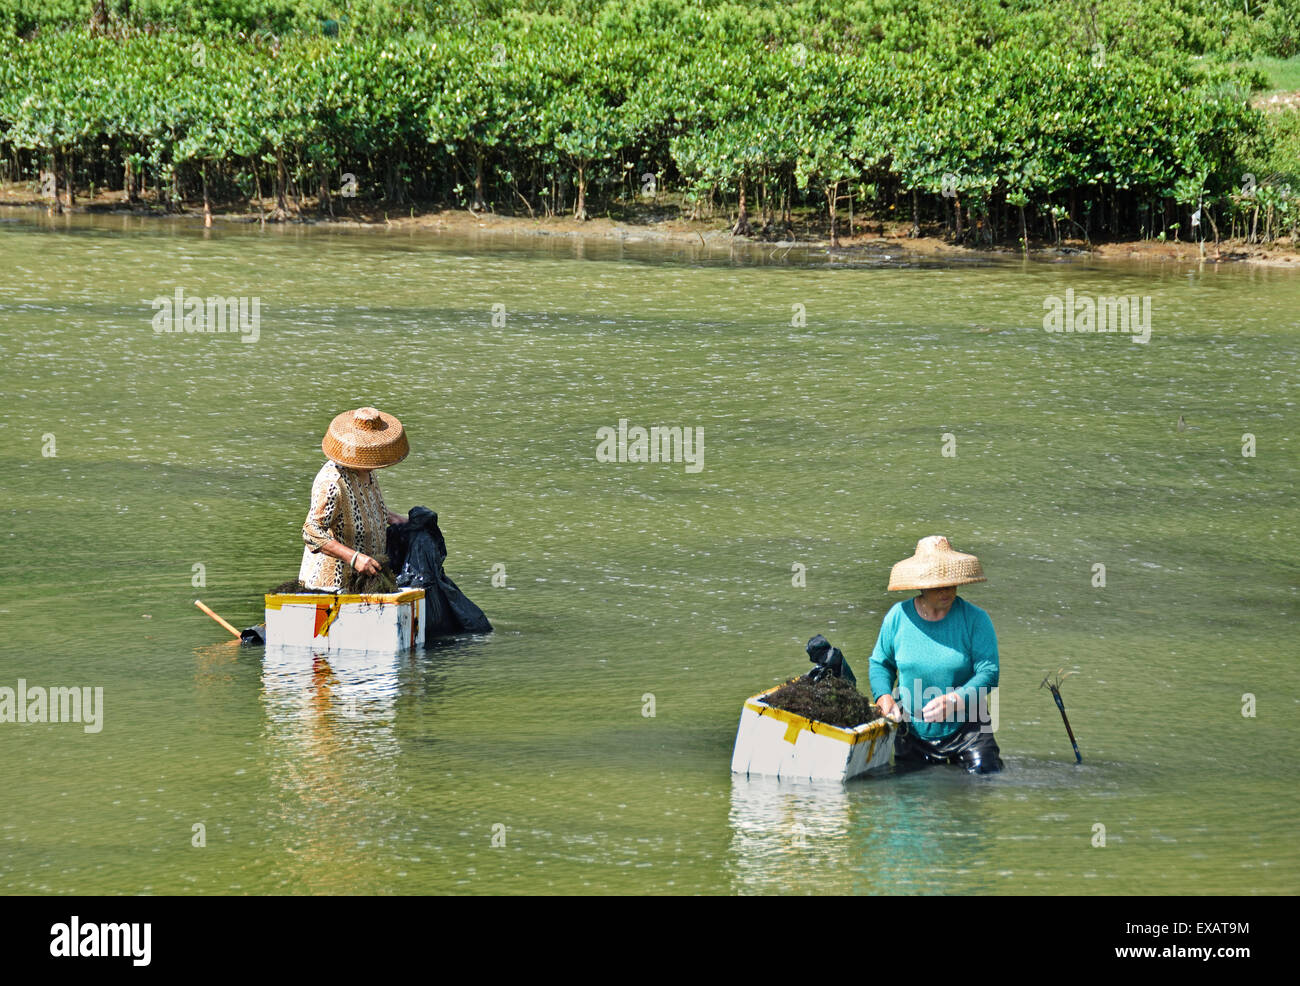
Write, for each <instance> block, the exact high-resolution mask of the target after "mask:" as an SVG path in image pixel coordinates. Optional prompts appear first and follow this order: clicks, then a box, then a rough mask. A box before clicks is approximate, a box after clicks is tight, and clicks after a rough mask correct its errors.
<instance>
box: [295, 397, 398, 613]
mask: <svg viewBox="0 0 1300 986" xmlns="http://www.w3.org/2000/svg"><path fill="white" fill-rule="evenodd" d="M321 449H322V450H323V451H324V453H325V456H326V458H328V459H329V461H328V462H326V463H325V465H323V466H322V467H321V470H320V472H318V473H317V474H316V479H315V481H313V483H312V487H311V509H310V510H308V511H307V521H306V523H304V524H303V526H302V539H303V541H305V542H306V547H305V548H303V552H302V567H301V568H300V569H299V570H298V581H299V582H301V583H302V584H303V585H304V586H305V587H306V588H308V589H312V590H315V591H318V592H331V593H346V592H350V591H351V590H352V587H353V585H354V584H355V582H356V580H357V578H358V577H359V576H361V575H378V574H379V572H380V570H381V569H382V567H383V565H384V564H385V563H386V562H387V560H388V558H387V554H386V549H385V540H386V535H387V529H388V525H389V524H404V523H406V518H405V517H403V516H402V515H401V514H395V513H392V512H390V511H389V510H388V509H387V508H386V507H385V506H384V494H383V493H382V492H381V491H380V489H379V483H378V482H376V481H375V477H374V475H373V470H375V469H382V468H383V467H384V466H391V465H394V464H395V463H398V462H401V461H402V460H403V459H405V458H406V456H407V453H408V452H410V446H409V445H408V444H407V441H406V432H405V431H404V430H403V429H402V424H401V422H400V421H398V420H397V419H396V418H395V417H393V416H392V415H391V414H384V413H382V412H381V411H377V410H375V409H374V408H373V407H363V408H358V409H357V410H355V411H345V412H343V413H342V414H340V415H339V416H338V417H336V418H335V419H334V420H333V421H331V422H330V426H329V430H328V431H327V432H326V433H325V438H324V440H323V441H322V442H321Z"/></svg>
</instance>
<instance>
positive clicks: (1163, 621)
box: [0, 211, 1300, 894]
mask: <svg viewBox="0 0 1300 986" xmlns="http://www.w3.org/2000/svg"><path fill="white" fill-rule="evenodd" d="M2 220H3V221H0V341H2V345H3V361H2V362H0V381H2V382H3V411H2V412H0V413H3V415H4V435H5V436H6V441H5V442H4V443H3V447H2V448H0V456H2V457H3V468H2V469H0V504H2V506H0V512H2V514H3V517H4V521H5V523H4V530H3V533H2V534H0V538H2V539H0V556H2V558H3V560H2V561H0V631H2V632H0V687H9V688H16V687H17V685H18V680H19V679H23V680H24V681H25V682H26V683H27V684H28V685H29V686H33V685H35V686H44V687H54V686H94V687H102V688H103V707H102V711H103V718H102V728H101V729H100V730H99V731H98V732H87V731H86V729H85V728H84V727H83V726H82V725H80V724H76V723H30V722H26V723H20V722H4V723H0V767H2V769H3V787H4V796H3V799H2V801H0V892H3V893H7V894H27V893H36V894H64V893H74V894H99V893H132V894H134V893H145V894H268V893H269V894H277V893H292V894H303V893H367V894H370V893H381V894H387V893H399V894H400V893H467V894H491V893H555V892H560V893H586V892H593V893H622V894H643V893H653V894H664V893H728V894H733V893H855V894H857V893H861V894H876V893H980V894H1001V893H1030V894H1075V893H1085V894H1086V893H1109V894H1216V893H1245V894H1255V893H1262V894H1277V893H1295V892H1296V891H1297V890H1300V848H1297V843H1296V838H1295V836H1296V830H1297V816H1298V814H1300V798H1297V794H1296V782H1297V778H1298V777H1300V769H1297V767H1296V766H1295V763H1296V761H1295V760H1294V759H1293V758H1294V757H1295V756H1296V751H1297V746H1298V745H1300V716H1298V713H1300V705H1298V703H1300V691H1298V689H1297V683H1298V679H1300V675H1298V673H1297V668H1296V657H1297V650H1298V648H1297V646H1296V642H1295V640H1296V636H1295V630H1294V626H1293V621H1294V619H1295V615H1296V613H1295V608H1296V601H1297V588H1296V565H1295V559H1296V552H1297V539H1296V531H1295V519H1296V493H1295V489H1296V485H1297V479H1298V478H1300V468H1298V466H1300V456H1298V455H1297V452H1298V451H1300V450H1298V449H1297V444H1296V437H1295V436H1296V428H1297V425H1298V424H1300V416H1298V415H1297V407H1296V390H1295V382H1296V370H1297V362H1298V360H1297V355H1298V353H1300V325H1298V323H1300V316H1298V314H1297V313H1298V312H1300V274H1297V273H1295V272H1292V271H1289V270H1277V269H1266V268H1251V267H1240V266H1224V267H1218V268H1216V267H1215V266H1214V265H1211V264H1207V265H1204V266H1201V265H1198V264H1195V263H1191V264H1181V265H1177V264H1171V263H1166V264H1163V265H1161V264H1154V265H1143V264H1116V263H1111V264H1105V265H1103V264H1101V263H1098V262H1092V261H1088V260H1083V259H1078V258H1074V259H1067V260H1066V261H1064V262H1049V261H1045V260H1034V261H1030V262H1022V261H1020V260H1019V259H1009V260H999V261H963V262H947V263H939V262H931V263H921V262H915V261H914V262H910V263H909V262H902V261H900V259H899V258H886V257H884V256H881V257H879V258H876V259H873V260H871V261H870V262H868V261H865V260H859V261H857V262H849V261H845V260H843V259H836V260H835V262H830V261H828V258H827V257H826V255H825V253H824V251H823V252H822V253H821V254H806V253H803V254H801V253H798V252H790V253H788V254H785V255H784V256H782V255H781V254H780V253H776V254H772V255H759V256H758V257H757V258H756V259H744V258H742V257H740V256H739V255H737V256H736V257H727V256H726V255H725V254H722V255H705V254H704V253H702V252H700V251H692V250H689V249H685V248H669V247H665V246H662V245H655V244H649V243H617V242H610V243H592V242H587V243H586V244H585V245H584V244H582V243H579V242H575V241H572V240H568V239H564V240H550V239H540V240H526V239H522V238H521V239H518V240H513V239H508V240H503V239H499V238H498V239H486V238H474V239H472V240H471V239H457V238H453V237H450V236H442V237H434V236H428V235H423V236H421V235H415V234H411V233H408V232H395V231H390V232H385V231H382V230H381V231H336V230H325V229H319V228H315V229H304V228H301V227H291V228H267V229H264V230H263V229H259V228H258V227H248V228H246V227H225V226H222V227H219V228H218V229H217V230H214V231H211V232H209V233H205V232H204V231H203V230H201V229H199V228H196V227H195V226H194V225H193V224H192V223H189V222H177V223H171V222H165V221H157V220H143V221H142V220H138V219H133V218H126V217H120V216H111V217H100V218H96V219H88V218H84V217H78V218H75V219H69V220H65V219H58V220H50V219H47V218H46V217H45V216H44V214H42V213H27V212H18V211H10V212H9V213H7V214H6V216H4V217H2ZM177 287H181V288H182V289H183V290H184V292H185V293H186V294H187V295H189V296H191V297H195V296H208V295H223V296H246V297H250V298H253V297H255V298H257V299H259V302H260V325H259V335H258V338H257V341H256V342H254V343H247V342H244V341H243V340H242V339H241V338H239V337H238V336H235V335H214V334H160V333H155V332H154V331H153V328H152V327H151V323H150V320H151V318H152V316H153V314H154V311H153V308H152V307H151V304H150V300H151V299H153V298H155V297H156V296H172V295H173V293H174V291H175V289H176V288H177ZM1067 289H1073V290H1074V292H1075V294H1076V295H1085V294H1086V295H1090V296H1098V295H1138V296H1143V297H1150V298H1151V303H1152V309H1151V310H1152V317H1151V330H1152V331H1151V337H1150V341H1149V343H1147V344H1145V345H1143V344H1140V343H1134V342H1133V341H1132V339H1131V338H1130V337H1129V336H1128V335H1124V334H1111V335H1097V334H1052V333H1048V332H1046V331H1044V327H1043V315H1044V307H1043V306H1044V299H1045V298H1048V297H1049V296H1061V297H1063V296H1064V294H1065V291H1066V290H1067ZM494 306H504V307H503V308H497V309H496V311H497V312H498V315H499V317H498V318H497V319H496V324H494V319H493V313H494ZM796 306H800V307H796ZM800 312H802V313H803V319H802V320H801V319H800V317H799V314H800ZM501 313H503V314H504V319H502V318H501V317H500V314H501ZM502 321H503V323H504V324H501V323H502ZM362 404H374V405H376V406H378V407H380V408H381V409H383V410H385V411H388V412H390V413H393V414H396V415H397V416H398V417H399V418H400V419H401V420H402V422H403V423H404V425H405V426H406V428H407V430H408V432H409V435H410V441H411V447H412V451H411V455H410V457H409V458H408V459H407V460H406V461H405V462H403V463H401V464H400V465H398V466H396V467H394V468H392V469H388V470H385V471H383V472H382V473H378V474H377V476H378V478H379V479H380V480H381V482H382V484H383V489H384V492H385V495H386V498H387V500H388V504H389V506H390V507H391V508H393V509H396V510H398V511H402V512H405V511H406V510H408V509H409V508H410V507H411V506H413V505H416V504H424V505H427V506H430V507H432V508H434V509H435V510H437V511H438V512H439V514H440V518H441V521H442V525H443V530H444V531H445V532H446V535H447V538H448V543H449V550H450V557H449V559H448V565H447V568H448V572H449V574H450V575H451V576H452V577H453V578H455V579H456V580H457V582H458V583H459V584H460V586H461V587H462V588H463V589H464V590H465V591H466V593H467V594H468V595H469V596H470V598H472V599H474V600H475V601H476V602H478V603H479V604H480V605H482V606H483V608H484V609H485V610H486V611H487V613H488V615H489V616H490V617H491V619H492V621H493V622H494V624H495V626H496V631H495V632H494V633H493V634H491V635H489V636H485V637H479V638H469V639H461V640H457V641H452V642H449V643H448V644H447V645H446V646H442V647H439V648H437V649H433V650H428V651H426V650H419V651H417V652H415V653H414V654H411V655H408V656H405V657H403V658H401V659H400V660H398V661H396V662H391V661H390V662H387V663H384V662H379V663H378V664H376V665H374V666H359V667H357V668H352V667H349V666H344V662H339V663H338V666H330V665H328V664H322V663H319V662H318V663H317V664H315V665H314V666H313V664H312V662H311V660H310V658H309V657H304V658H301V659H300V660H298V661H292V660H288V661H286V660H282V659H276V660H271V659H270V658H269V656H268V657H264V655H263V653H262V652H261V651H260V650H258V649H252V648H240V647H238V646H236V645H234V644H233V643H227V642H226V641H227V639H228V635H227V634H225V633H224V631H222V630H221V629H220V628H219V627H218V626H217V625H216V624H215V623H213V622H211V621H210V620H208V619H207V618H206V617H204V616H203V615H202V614H201V613H199V612H198V611H197V610H196V609H195V607H194V606H193V600H194V599H195V598H196V597H197V598H202V599H203V600H204V601H205V602H206V603H208V604H209V605H211V606H212V607H213V608H214V609H216V610H217V612H219V613H221V614H222V615H224V616H226V617H227V618H229V619H230V620H231V621H232V622H234V623H236V624H237V625H239V626H241V627H242V626H247V625H249V624H252V623H256V622H260V620H261V609H260V605H261V595H260V594H261V593H262V592H264V591H265V590H266V589H268V588H270V587H271V586H274V585H275V584H277V583H278V582H280V581H282V580H284V579H287V578H290V577H293V576H294V575H296V573H297V567H298V563H299V560H300V558H301V552H302V541H301V535H300V529H301V525H302V521H303V518H304V516H305V512H306V508H307V499H308V493H309V490H310V485H311V480H312V477H313V476H314V475H315V473H316V470H317V469H318V468H319V466H320V464H321V462H322V461H323V459H322V455H321V451H320V446H319V443H320V437H321V435H322V433H323V430H324V428H325V425H326V424H327V423H328V421H329V419H330V418H331V417H332V416H333V415H334V414H336V413H338V412H340V411H342V410H345V409H347V408H352V407H356V406H359V405H362ZM1180 415H1182V416H1184V419H1185V422H1186V429H1185V430H1179V429H1178V428H1177V427H1176V424H1177V421H1178V418H1179V416H1180ZM620 419H627V420H628V421H629V423H630V424H631V425H641V426H645V427H648V426H651V425H676V426H684V427H697V428H702V429H703V433H704V445H703V469H702V470H700V471H698V472H690V471H688V470H687V469H686V468H685V466H684V464H682V463H653V464H643V463H609V462H600V461H597V458H596V455H595V451H596V445H597V439H596V431H597V429H598V428H601V427H603V426H613V427H616V426H617V425H618V422H619V420H620ZM1245 435H1252V436H1254V445H1253V449H1252V448H1250V447H1249V446H1248V443H1249V440H1248V439H1245V438H1243V436H1245ZM945 436H949V437H947V438H945ZM1243 448H1245V449H1246V451H1253V453H1254V454H1253V455H1243ZM945 449H946V450H947V451H948V452H950V453H951V452H955V454H944V453H945ZM49 453H53V454H49ZM929 534H946V535H947V536H949V537H950V538H951V539H952V542H953V544H954V546H955V547H957V548H958V549H959V550H964V551H971V552H974V553H976V554H978V555H979V557H980V559H981V561H982V562H983V565H984V568H985V571H986V573H987V574H988V582H987V583H985V584H982V585H977V586H971V587H967V588H966V589H964V590H962V593H963V595H964V596H966V598H968V599H970V600H971V601H973V602H975V603H977V604H979V605H980V606H982V607H984V608H985V609H986V610H988V612H989V613H990V615H991V616H992V618H993V621H994V625H995V627H996V629H997V632H998V637H999V642H1000V647H1001V655H1002V678H1001V693H1000V722H999V729H998V734H997V736H998V741H999V744H1000V746H1001V748H1002V755H1003V759H1004V761H1005V763H1006V769H1005V771H1004V772H1003V773H1002V774H1000V775H997V776H991V777H983V778H972V777H968V776H966V775H965V774H964V773H962V772H960V771H959V770H957V769H955V768H933V769H931V770H929V771H926V772H921V773H919V774H914V775H908V776H904V777H897V778H895V777H889V776H884V777H869V778H863V779H857V780H853V781H850V782H848V783H846V784H791V783H778V782H776V781H770V780H762V779H744V778H736V777H733V776H732V775H731V773H730V757H731V750H732V744H733V741H734V738H735V732H736V724H737V721H738V718H739V713H740V708H741V703H742V701H743V699H744V698H745V697H746V696H748V695H752V694H754V693H755V692H758V691H760V690H762V689H764V688H767V687H770V686H771V685H773V684H775V683H777V682H779V681H781V680H783V679H785V678H787V677H789V676H792V675H794V674H797V673H801V672H802V671H804V670H806V668H807V667H808V664H807V658H806V656H805V654H804V652H803V644H804V642H805V641H806V640H807V639H808V638H809V637H811V636H812V635H814V634H815V633H818V632H821V633H825V634H826V635H827V636H828V637H829V638H830V639H831V640H832V642H833V643H835V644H836V645H838V646H839V647H841V648H842V649H843V650H844V653H845V655H846V657H847V659H848V660H849V662H850V663H851V664H852V665H853V667H854V669H855V670H856V671H857V672H858V675H859V678H860V679H862V680H863V682H864V684H865V678H866V672H867V664H868V657H869V655H870V651H871V648H872V645H873V643H874V641H875V637H876V633H877V630H878V629H879V625H880V620H881V618H882V616H883V614H884V612H885V611H886V609H887V608H888V607H889V605H891V604H892V603H893V602H894V601H896V600H898V599H901V598H903V597H904V594H899V593H892V594H891V593H887V592H886V591H885V583H886V579H887V576H888V572H889V567H890V565H892V564H893V563H894V562H895V561H897V560H899V559H900V558H902V557H904V556H906V555H909V554H911V553H912V550H913V548H914V546H915V543H916V541H917V540H918V539H919V538H921V537H923V536H925V535H929ZM196 565H198V566H202V567H201V568H200V569H198V570H197V572H198V573H199V574H196V568H195V566H196ZM1097 565H1104V566H1105V585H1104V586H1100V585H1094V582H1096V581H1098V576H1097V574H1096V573H1097V572H1098V571H1099V570H1097V569H1096V568H1095V566H1097ZM494 566H496V569H495V570H496V571H497V572H501V571H504V573H505V585H504V586H494V585H493V584H492V575H493V571H494ZM795 566H805V571H806V575H805V578H806V586H804V587H799V586H796V585H795V584H794V582H795V581H796V580H795V578H794V575H793V574H792V573H793V572H794V567H795ZM196 580H201V581H203V582H204V583H205V584H204V585H202V586H201V587H196V586H195V585H194V582H195V581H196ZM1062 667H1064V668H1066V669H1075V670H1077V671H1078V674H1077V675H1075V676H1074V677H1071V678H1070V679H1069V680H1068V681H1067V682H1066V684H1065V685H1064V688H1063V692H1062V694H1063V696H1064V698H1065V701H1066V705H1067V709H1068V710H1069V713H1070V717H1071V721H1072V723H1073V725H1074V730H1075V733H1076V735H1077V737H1078V739H1079V743H1080V746H1081V748H1082V751H1083V756H1084V762H1083V764H1082V765H1081V766H1076V765H1075V764H1074V763H1073V759H1074V758H1073V754H1072V752H1071V750H1070V746H1069V742H1068V740H1067V738H1066V735H1065V730H1064V728H1063V726H1062V724H1061V721H1060V717H1059V715H1058V713H1057V710H1056V707H1055V705H1054V704H1053V702H1052V700H1051V698H1050V696H1049V694H1048V692H1046V691H1044V690H1040V689H1039V683H1040V682H1041V681H1042V679H1043V676H1044V674H1046V673H1048V672H1055V671H1056V670H1057V669H1058V668H1062ZM651 703H653V712H654V715H653V716H651V715H646V714H644V713H645V712H647V711H649V706H650V704H651ZM1243 710H1245V711H1246V712H1251V713H1253V714H1249V715H1245V714H1243ZM197 825H201V826H203V829H202V832H203V833H204V838H203V839H202V840H199V839H197V837H196V834H195V833H196V831H197V830H196V828H195V826H197ZM1099 826H1104V845H1103V844H1100V842H1101V838H1100V834H1101V833H1102V829H1100V828H1099ZM196 841H203V842H205V845H202V846H196V845H195V844H194V843H195V842H196Z"/></svg>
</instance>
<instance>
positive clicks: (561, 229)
mask: <svg viewBox="0 0 1300 986" xmlns="http://www.w3.org/2000/svg"><path fill="white" fill-rule="evenodd" d="M6 205H7V206H15V207H27V208H32V207H36V208H46V209H48V208H49V202H48V200H41V199H40V198H38V197H37V196H36V195H35V194H34V190H33V188H32V186H31V184H30V183H9V184H3V185H0V206H6ZM60 208H61V211H62V212H64V213H67V212H74V213H95V214H113V215H130V216H141V217H154V218H158V219H160V220H173V221H181V222H187V223H192V222H195V221H197V222H200V223H203V222H205V220H206V221H208V222H210V223H211V224H213V225H216V224H221V223H241V224H249V223H268V224H270V223H286V224H294V225H305V226H325V227H338V228H345V229H346V228H387V229H395V230H405V231H409V232H421V233H431V234H439V233H446V234H454V235H460V236H466V235H489V236H494V237H495V236H502V237H521V236H524V237H549V238H554V239H581V240H591V241H602V242H610V241H618V242H623V243H657V244H663V245H666V246H684V247H694V248H696V249H701V250H704V251H706V252H708V253H714V252H726V253H729V254H734V253H736V252H737V251H746V252H750V253H753V254H755V255H759V254H761V255H764V256H767V257H769V258H773V259H779V258H781V257H782V256H783V255H784V253H785V252H786V251H813V252H824V253H825V254H827V255H829V256H831V257H834V258H837V259H843V260H846V261H852V260H855V259H872V258H880V259H885V258H888V259H907V258H919V257H936V258H942V257H950V258H952V259H980V258H999V259H1015V258H1017V257H1019V256H1021V251H1020V249H1019V247H1018V246H987V247H982V248H975V247H970V246H966V245H961V244H956V243H953V242H951V240H949V239H948V238H946V236H945V234H944V230H943V228H942V227H937V228H936V227H930V226H923V227H922V235H920V236H912V235H911V233H912V227H911V223H910V222H901V223H893V222H888V221H886V222H881V221H879V220H877V219H874V218H870V219H863V218H862V217H860V216H856V217H855V219H854V223H853V229H854V233H853V235H847V232H846V229H847V224H846V223H842V224H841V234H840V235H839V236H838V243H837V245H836V246H835V247H834V248H832V247H831V245H830V238H829V235H828V231H827V229H826V221H825V219H824V217H803V216H796V218H795V222H794V223H793V227H792V229H791V230H789V231H788V233H787V234H786V235H771V236H767V237H764V236H761V235H754V236H735V235H733V234H732V232H731V223H730V221H729V220H728V219H727V218H726V217H723V216H717V217H714V218H712V219H707V218H706V219H699V220H690V219H683V218H681V217H680V216H679V215H678V214H677V212H676V210H675V209H674V208H671V207H667V208H658V209H656V208H655V207H653V206H646V207H635V208H633V209H631V210H629V213H630V214H629V215H627V216H624V217H619V218H611V217H609V216H598V217H594V218H592V219H589V220H587V221H586V222H579V221H577V220H575V219H573V218H572V217H570V216H545V217H543V216H528V215H507V214H500V213H495V212H483V213H473V212H470V211H468V210H466V209H446V208H437V207H430V208H422V207H420V206H411V205H403V206H385V205H370V204H357V203H346V207H344V204H343V203H340V202H336V208H335V215H333V216H330V215H328V214H324V213H322V212H321V211H320V210H319V209H317V208H315V207H314V203H311V202H310V201H309V202H308V203H307V205H306V206H305V207H304V208H302V209H301V210H298V211H294V210H290V211H289V212H288V213H287V214H283V215H281V214H278V213H277V212H276V211H275V210H274V209H266V210H259V209H256V208H254V209H252V210H247V209H239V208H234V207H229V208H224V209H214V210H213V212H212V214H211V217H210V219H208V218H207V217H205V216H204V213H203V212H202V210H200V209H193V208H187V209H185V210H181V211H177V210H169V209H168V208H166V207H164V206H159V205H156V204H152V203H149V202H138V203H135V204H128V203H127V202H126V201H125V196H124V194H123V193H122V192H101V193H99V194H97V195H96V196H95V197H94V198H93V199H92V198H87V197H78V198H77V199H75V201H74V205H73V206H72V208H71V209H69V208H68V207H67V206H66V205H62V206H61V207H60ZM753 218H754V217H751V221H752V220H753ZM754 228H755V230H757V229H758V224H757V223H755V224H754ZM1028 253H1029V256H1030V257H1037V258H1047V259H1053V260H1066V259H1071V258H1092V259H1100V260H1134V259H1140V260H1159V261H1170V262H1174V263H1202V262H1205V263H1248V264H1258V265H1263V266H1271V267H1284V268H1285V267H1293V268H1297V269H1300V244H1295V243H1292V242H1290V241H1288V240H1279V241H1277V242H1275V243H1272V244H1268V245H1263V244H1249V243H1245V242H1243V241H1240V240H1235V241H1228V240H1222V241H1220V242H1219V243H1218V244H1217V245H1216V244H1215V243H1213V242H1212V241H1207V242H1205V243H1203V244H1201V243H1196V242H1191V243H1188V242H1174V241H1172V240H1168V241H1166V242H1160V241H1158V240H1125V241H1119V242H1111V243H1095V242H1094V243H1088V242H1087V241H1084V240H1074V239H1062V241H1061V242H1060V244H1059V245H1058V244H1056V243H1054V242H1048V243H1040V242H1031V245H1030V249H1029V251H1028Z"/></svg>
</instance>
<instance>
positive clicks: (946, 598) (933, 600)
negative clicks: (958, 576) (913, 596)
mask: <svg viewBox="0 0 1300 986" xmlns="http://www.w3.org/2000/svg"><path fill="white" fill-rule="evenodd" d="M956 598H957V587H956V586H955V585H945V586H943V587H942V588H939V589H922V590H921V599H922V600H924V602H925V605H926V606H928V607H929V608H930V609H932V610H942V609H948V608H949V607H950V606H951V605H952V603H953V600H954V599H956Z"/></svg>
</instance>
